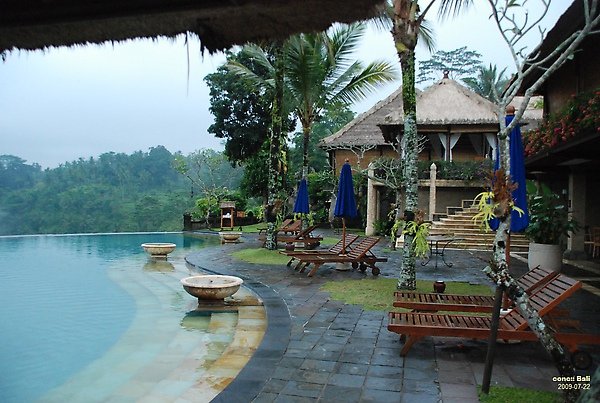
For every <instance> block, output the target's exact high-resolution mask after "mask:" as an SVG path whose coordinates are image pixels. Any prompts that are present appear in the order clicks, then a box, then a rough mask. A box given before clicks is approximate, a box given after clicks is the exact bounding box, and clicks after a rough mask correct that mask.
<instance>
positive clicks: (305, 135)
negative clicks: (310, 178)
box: [302, 123, 310, 178]
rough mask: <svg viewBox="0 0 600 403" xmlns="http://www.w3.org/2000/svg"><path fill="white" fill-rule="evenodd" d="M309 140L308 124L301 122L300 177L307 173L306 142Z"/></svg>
mask: <svg viewBox="0 0 600 403" xmlns="http://www.w3.org/2000/svg"><path fill="white" fill-rule="evenodd" d="M309 140H310V126H309V125H308V124H305V123H303V124H302V147H303V149H302V177H303V178H306V176H307V175H308V142H309Z"/></svg>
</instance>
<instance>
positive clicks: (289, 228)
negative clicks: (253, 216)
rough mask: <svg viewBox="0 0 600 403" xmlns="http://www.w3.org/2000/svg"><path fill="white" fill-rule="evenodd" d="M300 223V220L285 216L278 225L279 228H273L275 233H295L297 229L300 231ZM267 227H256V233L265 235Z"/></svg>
mask: <svg viewBox="0 0 600 403" xmlns="http://www.w3.org/2000/svg"><path fill="white" fill-rule="evenodd" d="M301 225H302V222H301V221H300V220H294V219H293V218H286V219H285V220H283V221H282V222H281V225H279V228H276V229H275V234H279V233H282V234H295V233H297V232H298V231H300V226H301ZM266 231H267V229H266V228H259V229H258V235H259V236H261V235H262V236H263V237H264V236H265V234H266Z"/></svg>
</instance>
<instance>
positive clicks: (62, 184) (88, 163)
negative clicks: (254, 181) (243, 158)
mask: <svg viewBox="0 0 600 403" xmlns="http://www.w3.org/2000/svg"><path fill="white" fill-rule="evenodd" d="M214 153H215V154H219V155H220V153H216V152H214ZM183 158H187V157H183ZM174 159H175V155H173V154H171V153H170V152H169V151H168V150H167V149H166V148H164V147H163V146H158V147H152V148H150V150H149V151H148V152H142V151H137V152H135V153H133V154H131V155H127V154H123V153H118V154H117V153H113V152H110V153H105V154H102V155H100V156H99V157H98V158H90V159H88V160H83V159H79V160H77V161H73V162H67V163H64V164H61V165H60V166H59V167H57V168H53V169H46V170H42V169H41V167H40V166H39V165H38V164H26V162H25V160H23V159H21V158H19V157H15V156H11V155H1V156H0V235H17V234H50V233H52V234H64V233H92V232H129V231H180V230H181V229H182V226H183V213H184V212H186V211H191V210H192V209H193V207H194V205H195V199H196V198H199V197H202V194H201V192H200V191H199V190H198V189H194V188H193V187H191V185H190V181H189V180H188V179H187V178H186V177H185V176H183V175H181V174H180V173H178V172H177V171H176V170H175V169H174V168H173V162H174ZM212 174H213V175H215V177H216V178H217V179H216V180H217V181H219V183H221V184H222V185H223V186H227V187H229V188H237V187H238V186H239V180H240V177H241V169H234V168H232V167H231V165H230V164H229V163H228V162H227V161H226V160H225V159H224V158H223V163H222V164H221V165H219V166H218V169H216V170H215V171H214V172H212ZM192 190H193V197H191V196H192V192H191V191H192Z"/></svg>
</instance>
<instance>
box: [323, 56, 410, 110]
mask: <svg viewBox="0 0 600 403" xmlns="http://www.w3.org/2000/svg"><path fill="white" fill-rule="evenodd" d="M398 74H399V73H398V70H397V69H396V67H395V66H394V65H392V64H390V63H388V62H385V61H376V62H372V63H370V64H369V65H367V66H366V67H365V68H364V70H362V71H361V72H360V74H358V75H355V76H354V77H353V78H352V79H351V80H350V82H349V83H348V84H347V85H346V86H345V87H344V88H341V89H340V90H339V91H337V93H336V94H335V95H334V96H333V97H331V98H330V100H331V101H341V102H344V103H347V104H351V103H353V102H355V101H357V100H360V99H363V98H365V97H366V96H367V95H368V94H370V93H372V92H374V91H375V90H376V89H377V88H379V87H380V86H382V85H384V84H387V83H390V82H393V81H395V80H396V79H397V77H398Z"/></svg>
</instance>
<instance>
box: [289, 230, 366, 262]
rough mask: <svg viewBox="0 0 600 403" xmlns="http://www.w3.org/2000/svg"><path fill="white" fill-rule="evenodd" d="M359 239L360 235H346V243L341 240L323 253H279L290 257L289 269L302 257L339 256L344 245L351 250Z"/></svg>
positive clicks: (310, 251) (319, 251) (306, 251)
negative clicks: (316, 255)
mask: <svg viewBox="0 0 600 403" xmlns="http://www.w3.org/2000/svg"><path fill="white" fill-rule="evenodd" d="M357 239H358V235H354V234H348V235H346V240H345V241H344V240H343V239H340V240H339V241H338V242H337V243H336V244H335V245H333V246H332V247H331V248H329V249H328V250H326V251H323V250H301V251H280V252H279V253H282V254H284V255H287V256H289V257H290V261H289V262H287V266H288V267H289V266H290V265H291V264H292V262H293V261H294V260H298V261H300V259H299V258H300V257H302V256H310V255H313V256H314V255H315V254H322V255H326V254H327V255H328V254H332V255H339V254H340V253H341V252H342V248H343V247H344V245H345V246H346V248H348V249H349V248H350V247H351V245H352V243H353V242H354V241H356V240H357Z"/></svg>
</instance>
